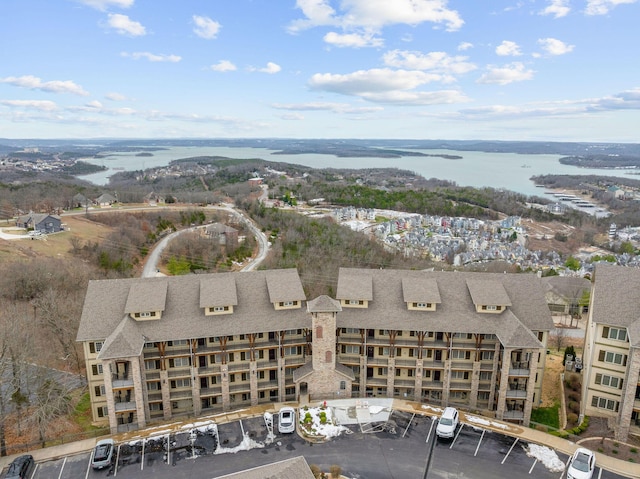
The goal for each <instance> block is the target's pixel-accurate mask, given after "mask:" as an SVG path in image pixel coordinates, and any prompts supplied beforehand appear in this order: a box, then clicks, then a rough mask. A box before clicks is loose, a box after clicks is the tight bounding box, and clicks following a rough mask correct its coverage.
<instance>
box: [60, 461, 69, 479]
mask: <svg viewBox="0 0 640 479" xmlns="http://www.w3.org/2000/svg"><path fill="white" fill-rule="evenodd" d="M66 463H67V456H64V461H62V467H61V468H60V474H58V479H60V478H61V477H62V471H64V465H65V464H66Z"/></svg>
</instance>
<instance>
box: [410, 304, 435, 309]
mask: <svg viewBox="0 0 640 479" xmlns="http://www.w3.org/2000/svg"><path fill="white" fill-rule="evenodd" d="M413 307H414V308H418V309H431V303H413Z"/></svg>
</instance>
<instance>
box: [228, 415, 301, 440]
mask: <svg viewBox="0 0 640 479" xmlns="http://www.w3.org/2000/svg"><path fill="white" fill-rule="evenodd" d="M294 418H295V416H294ZM238 422H239V423H240V430H241V431H242V437H244V426H243V425H242V419H238Z"/></svg>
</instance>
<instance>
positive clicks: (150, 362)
mask: <svg viewBox="0 0 640 479" xmlns="http://www.w3.org/2000/svg"><path fill="white" fill-rule="evenodd" d="M144 368H145V369H160V360H159V359H147V360H146V361H145V362H144Z"/></svg>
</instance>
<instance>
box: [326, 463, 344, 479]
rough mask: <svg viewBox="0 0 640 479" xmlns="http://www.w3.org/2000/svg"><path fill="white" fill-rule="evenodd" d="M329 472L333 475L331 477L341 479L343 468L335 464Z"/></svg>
mask: <svg viewBox="0 0 640 479" xmlns="http://www.w3.org/2000/svg"><path fill="white" fill-rule="evenodd" d="M329 472H330V473H331V477H332V478H333V479H339V478H340V476H341V475H342V468H341V467H340V466H338V465H337V464H334V465H333V466H331V467H330V468H329Z"/></svg>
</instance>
